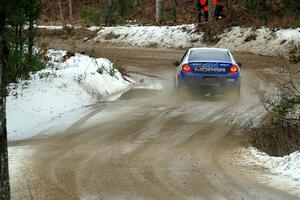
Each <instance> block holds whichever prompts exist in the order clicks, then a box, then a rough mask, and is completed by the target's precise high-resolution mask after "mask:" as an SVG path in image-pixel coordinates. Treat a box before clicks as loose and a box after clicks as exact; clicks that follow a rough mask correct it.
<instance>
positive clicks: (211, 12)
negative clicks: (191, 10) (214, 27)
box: [208, 0, 215, 23]
mask: <svg viewBox="0 0 300 200" xmlns="http://www.w3.org/2000/svg"><path fill="white" fill-rule="evenodd" d="M208 7H209V13H208V22H209V23H211V22H212V21H213V16H214V11H215V7H214V4H213V0H208Z"/></svg>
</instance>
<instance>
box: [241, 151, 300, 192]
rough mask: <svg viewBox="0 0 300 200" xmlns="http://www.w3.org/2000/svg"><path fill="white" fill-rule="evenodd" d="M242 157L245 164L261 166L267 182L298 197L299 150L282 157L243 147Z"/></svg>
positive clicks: (299, 184) (299, 178)
mask: <svg viewBox="0 0 300 200" xmlns="http://www.w3.org/2000/svg"><path fill="white" fill-rule="evenodd" d="M241 151H242V155H243V159H244V161H243V162H245V163H246V164H247V165H250V166H254V167H256V166H262V167H264V168H265V169H266V170H267V172H266V173H264V174H265V175H266V178H267V179H268V180H267V182H268V184H271V185H272V186H274V187H278V188H285V189H287V191H290V192H291V193H293V194H296V195H297V196H299V197H300V190H299V188H300V152H294V153H292V154H290V155H288V156H284V157H271V156H268V155H267V154H265V153H262V152H260V151H258V150H257V149H255V148H248V149H243V150H241Z"/></svg>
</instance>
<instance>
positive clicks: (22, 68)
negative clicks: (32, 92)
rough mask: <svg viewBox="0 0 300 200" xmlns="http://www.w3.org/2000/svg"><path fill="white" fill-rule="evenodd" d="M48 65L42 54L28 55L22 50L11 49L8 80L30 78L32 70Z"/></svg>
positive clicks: (14, 80)
mask: <svg viewBox="0 0 300 200" xmlns="http://www.w3.org/2000/svg"><path fill="white" fill-rule="evenodd" d="M45 66H46V60H43V59H41V56H40V54H35V55H32V56H30V57H28V55H27V54H25V53H24V52H20V50H15V49H11V50H10V54H9V57H8V61H7V82H8V83H12V82H16V81H17V80H18V79H28V78H29V73H30V72H36V71H39V70H41V69H43V68H45Z"/></svg>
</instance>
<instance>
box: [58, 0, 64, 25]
mask: <svg viewBox="0 0 300 200" xmlns="http://www.w3.org/2000/svg"><path fill="white" fill-rule="evenodd" d="M57 3H58V7H59V13H60V19H61V20H62V21H64V14H63V11H62V7H61V1H60V0H57Z"/></svg>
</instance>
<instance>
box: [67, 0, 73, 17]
mask: <svg viewBox="0 0 300 200" xmlns="http://www.w3.org/2000/svg"><path fill="white" fill-rule="evenodd" d="M68 1H69V18H70V20H73V9H72V0H68Z"/></svg>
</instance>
